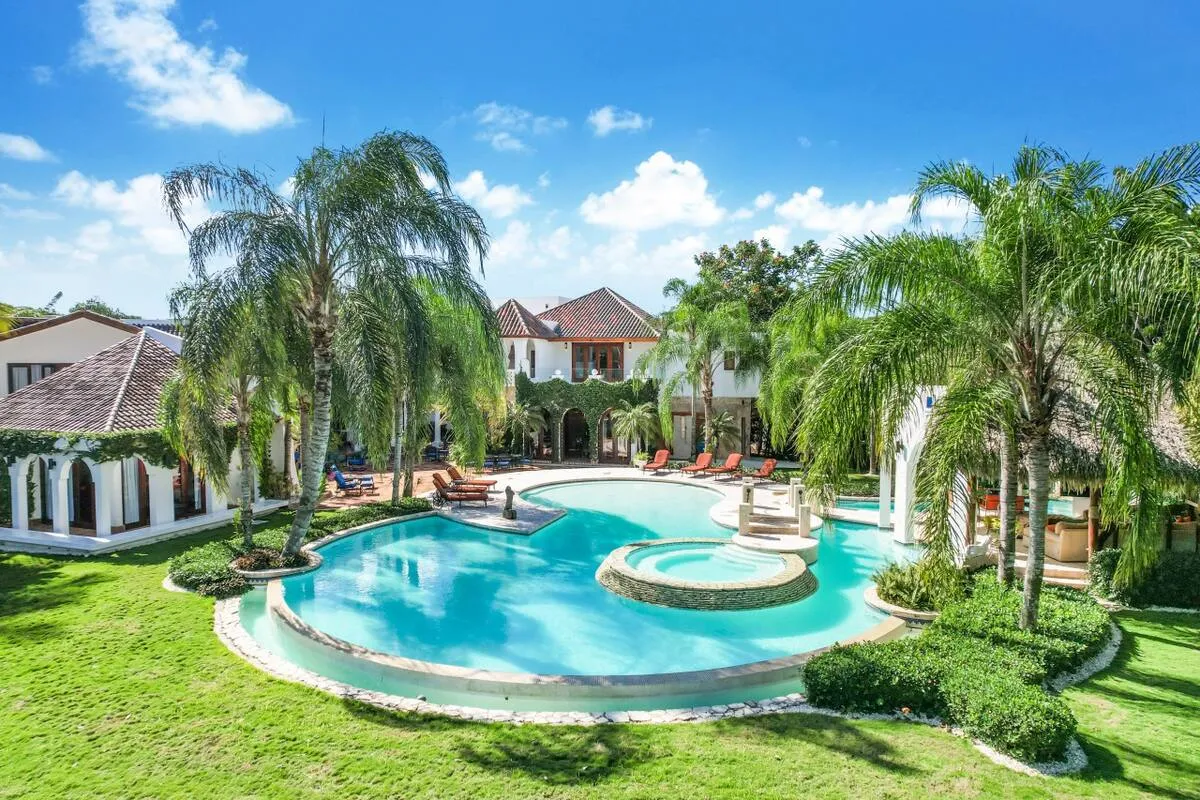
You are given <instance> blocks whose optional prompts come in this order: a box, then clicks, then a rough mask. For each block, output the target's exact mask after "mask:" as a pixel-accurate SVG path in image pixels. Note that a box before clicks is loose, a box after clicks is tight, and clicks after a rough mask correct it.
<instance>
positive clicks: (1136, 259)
mask: <svg viewBox="0 0 1200 800" xmlns="http://www.w3.org/2000/svg"><path fill="white" fill-rule="evenodd" d="M1197 188H1200V146H1198V145H1186V146H1181V147H1176V148H1172V149H1170V150H1167V151H1165V152H1163V153H1160V154H1157V155H1154V156H1152V157H1149V158H1147V159H1145V160H1143V161H1142V162H1140V163H1138V164H1137V165H1136V166H1134V167H1132V168H1129V169H1116V170H1113V171H1111V172H1107V171H1106V170H1105V169H1104V168H1103V167H1102V165H1100V164H1099V163H1097V162H1094V161H1072V160H1070V159H1069V158H1067V157H1066V156H1065V155H1063V154H1062V153H1060V152H1058V151H1055V150H1052V149H1050V148H1047V147H1041V146H1026V147H1023V148H1021V150H1020V151H1019V152H1018V154H1017V156H1016V158H1015V159H1014V162H1013V165H1012V168H1011V170H1010V172H1008V173H1005V174H1000V175H994V176H991V175H986V174H984V173H983V172H982V171H980V170H979V169H978V168H976V167H973V166H970V165H966V164H962V163H958V162H953V163H949V162H939V163H934V164H932V165H930V166H929V167H927V168H926V169H925V170H924V171H923V172H922V173H921V175H920V178H919V180H918V183H917V187H916V191H915V193H914V195H913V203H912V210H913V217H914V220H916V221H919V219H920V213H921V211H922V209H923V208H925V207H926V206H927V205H928V204H929V203H930V202H933V201H942V202H944V201H945V200H947V199H949V200H951V201H954V202H958V203H961V204H963V206H964V207H965V208H966V209H967V210H969V211H970V213H971V214H972V216H973V218H974V220H975V223H976V225H977V230H978V233H977V235H973V236H970V237H966V238H959V237H954V236H950V235H946V234H940V233H914V232H905V233H900V234H897V235H894V236H886V237H884V236H866V237H863V238H860V239H855V240H851V241H847V242H846V243H845V246H844V248H843V249H842V251H841V252H839V253H838V254H836V256H835V257H834V258H832V259H831V260H829V261H828V262H827V263H826V264H825V265H823V266H822V268H821V269H820V270H818V273H817V275H816V276H815V279H814V282H813V287H812V291H811V293H810V297H809V300H808V304H807V305H808V308H809V311H810V313H811V314H812V315H813V318H814V319H815V318H817V317H819V316H822V315H825V314H828V313H830V312H831V311H836V312H842V313H846V312H852V311H853V312H856V313H860V314H863V315H865V316H864V319H862V320H861V321H860V322H859V323H858V325H857V328H856V330H855V331H854V333H853V334H852V335H851V336H850V337H849V338H847V339H846V340H845V341H843V342H842V343H841V344H840V345H838V346H837V347H836V348H835V349H834V351H833V352H832V353H831V354H830V356H829V358H827V359H826V360H825V361H824V362H823V363H822V364H821V366H820V367H819V368H818V370H817V371H816V373H815V374H814V375H813V377H812V380H811V381H810V382H809V383H808V385H807V387H806V389H805V393H804V408H803V413H802V418H801V421H800V437H801V439H802V441H803V443H804V444H805V445H806V446H807V447H809V448H810V449H811V450H812V452H813V455H814V458H813V463H812V465H811V468H810V478H809V482H810V483H821V482H825V481H829V480H831V479H836V478H837V477H839V476H841V475H843V474H845V472H846V468H847V456H848V442H849V435H848V434H850V433H851V432H852V431H854V430H859V429H861V428H862V427H863V426H864V425H867V424H869V423H870V422H871V421H872V420H875V419H879V420H882V427H883V430H884V431H885V433H886V435H885V436H884V437H883V441H885V442H887V441H893V440H894V438H895V433H896V431H897V430H898V427H899V425H900V423H901V420H902V417H903V414H904V412H905V411H906V410H907V409H908V408H909V404H910V403H911V402H912V398H914V397H916V396H918V393H923V392H924V391H925V389H926V387H930V386H936V385H941V386H945V387H946V388H945V394H944V396H942V397H941V399H940V400H939V401H938V402H937V404H936V405H935V407H934V412H933V416H932V419H931V424H930V427H929V432H928V435H927V438H926V444H925V449H924V451H923V454H922V456H921V459H920V464H919V467H918V487H917V489H918V496H920V497H921V498H922V499H924V500H926V501H927V502H928V503H929V508H928V511H927V512H926V513H925V515H924V521H925V535H924V540H925V542H926V545H927V549H928V550H929V552H930V553H931V555H933V556H939V555H940V556H943V557H948V555H949V553H950V552H951V550H952V549H953V545H952V543H951V542H950V530H951V525H950V517H951V513H952V497H955V496H957V497H959V498H961V499H962V501H963V502H970V500H969V498H967V497H966V491H965V485H964V482H963V481H962V480H961V478H960V475H961V473H962V472H963V471H971V470H972V467H973V466H974V465H976V464H977V462H978V461H979V459H980V456H981V453H982V451H983V449H984V445H985V439H986V437H987V432H988V431H989V429H991V430H997V431H1000V432H1001V433H1002V434H1007V433H1008V432H1011V434H1012V436H1013V437H1014V440H1015V442H1016V444H1017V447H1018V448H1019V449H1018V450H1016V452H1019V454H1020V456H1021V457H1022V458H1023V459H1024V465H1025V472H1026V474H1027V475H1028V485H1029V494H1030V503H1029V507H1028V513H1029V529H1030V541H1029V548H1028V556H1027V561H1028V567H1027V570H1026V575H1025V586H1024V594H1023V603H1022V612H1021V627H1022V628H1024V629H1032V628H1034V627H1036V625H1037V620H1038V602H1039V599H1040V595H1041V587H1042V572H1043V565H1044V555H1045V550H1044V546H1045V526H1046V515H1047V504H1048V497H1049V489H1050V476H1049V460H1050V441H1051V430H1052V429H1053V428H1054V427H1055V425H1056V423H1057V422H1058V421H1059V420H1060V419H1063V418H1064V417H1065V416H1066V415H1068V414H1069V413H1071V406H1072V405H1073V401H1078V400H1079V399H1081V398H1087V399H1088V400H1090V401H1091V402H1092V403H1094V408H1095V412H1094V414H1093V415H1092V416H1091V418H1090V423H1091V425H1092V426H1093V429H1094V432H1095V434H1096V436H1097V438H1098V439H1099V441H1100V443H1101V450H1102V457H1103V460H1104V463H1105V468H1106V476H1105V491H1104V499H1103V513H1104V516H1105V517H1106V518H1107V519H1108V520H1109V521H1110V522H1113V523H1119V524H1127V525H1128V526H1129V538H1128V541H1129V543H1130V547H1129V548H1128V552H1127V553H1126V554H1125V556H1123V558H1122V571H1123V574H1124V575H1126V576H1133V575H1137V574H1140V573H1141V572H1143V571H1144V569H1145V567H1146V566H1147V564H1148V563H1150V562H1151V560H1152V558H1153V556H1154V553H1155V552H1156V550H1157V542H1158V541H1159V539H1160V536H1161V519H1162V518H1161V493H1162V483H1163V480H1162V475H1161V470H1160V462H1159V461H1158V456H1157V452H1156V451H1155V449H1154V447H1153V445H1152V444H1151V441H1150V438H1149V437H1148V436H1147V435H1146V431H1147V429H1148V427H1149V425H1150V419H1151V415H1152V413H1153V410H1154V408H1155V407H1156V405H1157V403H1158V402H1159V401H1160V399H1161V398H1162V397H1163V395H1164V394H1165V393H1166V392H1167V391H1168V390H1170V389H1172V388H1174V387H1176V386H1178V384H1179V381H1180V379H1181V378H1182V377H1183V376H1185V375H1186V374H1187V373H1188V372H1190V369H1191V366H1192V365H1193V364H1194V363H1195V350H1194V345H1195V338H1196V337H1195V334H1194V331H1195V330H1196V319H1195V309H1196V304H1195V291H1196V287H1197V286H1200V281H1197V278H1196V275H1195V269H1194V266H1193V261H1194V258H1195V253H1196V252H1198V251H1200V237H1198V236H1197V232H1196V229H1195V226H1194V225H1191V224H1190V223H1189V221H1188V219H1187V213H1186V212H1187V208H1188V207H1189V205H1190V204H1191V201H1192V194H1193V193H1194V192H1195V191H1196V189H1197ZM1007 452H1009V453H1010V456H1009V458H1010V465H1009V468H1010V469H1011V453H1012V452H1013V450H1011V449H1010V450H1007ZM1010 480H1011V479H1006V481H1005V482H1004V484H1007V483H1008V482H1010ZM1002 488H1005V487H1004V485H1002ZM1005 502H1006V503H1008V502H1010V499H1006V500H1005ZM1012 518H1013V519H1015V515H1012Z"/></svg>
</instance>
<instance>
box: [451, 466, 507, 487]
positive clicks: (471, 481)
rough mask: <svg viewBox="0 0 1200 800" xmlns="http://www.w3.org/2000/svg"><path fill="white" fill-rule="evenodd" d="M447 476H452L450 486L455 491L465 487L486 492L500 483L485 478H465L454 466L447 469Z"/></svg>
mask: <svg viewBox="0 0 1200 800" xmlns="http://www.w3.org/2000/svg"><path fill="white" fill-rule="evenodd" d="M446 474H447V475H449V476H450V485H451V486H452V487H453V488H455V489H461V488H464V487H478V488H480V489H482V490H483V491H485V492H486V491H487V490H489V489H491V488H492V487H493V486H495V485H496V484H497V483H499V481H492V480H487V479H484V478H464V477H463V474H462V473H461V472H459V471H458V468H457V467H455V466H454V465H453V464H451V465H449V466H448V467H446Z"/></svg>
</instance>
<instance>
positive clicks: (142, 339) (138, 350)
mask: <svg viewBox="0 0 1200 800" xmlns="http://www.w3.org/2000/svg"><path fill="white" fill-rule="evenodd" d="M146 338H147V337H146V332H145V331H142V332H141V333H139V334H138V335H137V340H138V342H137V346H136V347H135V348H134V351H133V358H131V359H130V360H129V369H128V370H126V372H125V378H124V379H123V380H122V381H121V388H120V389H118V390H117V396H116V398H114V399H113V404H112V408H111V409H110V410H109V412H108V420H107V421H106V422H105V423H104V432H105V433H108V432H111V431H112V429H113V426H114V425H115V424H116V422H117V412H118V411H119V410H120V409H121V404H122V403H124V402H125V393H126V392H127V391H128V390H129V383H130V381H132V380H133V373H134V371H135V370H136V369H137V363H138V359H140V358H141V357H142V347H144V346H145V344H146Z"/></svg>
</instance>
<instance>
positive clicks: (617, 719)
mask: <svg viewBox="0 0 1200 800" xmlns="http://www.w3.org/2000/svg"><path fill="white" fill-rule="evenodd" d="M274 583H278V581H274ZM268 587H269V584H268ZM241 602H242V596H238V597H229V598H224V599H220V600H217V601H216V603H215V604H214V610H213V630H214V632H215V633H216V635H217V638H218V639H219V640H220V641H221V643H222V644H224V645H225V646H226V647H227V648H228V649H229V650H230V651H231V652H232V653H233V654H234V655H236V656H238V657H239V658H241V659H242V660H244V661H246V662H247V663H249V664H250V665H251V666H254V667H255V668H257V669H259V670H262V671H263V672H265V673H267V674H268V675H271V676H273V677H276V678H279V679H280V680H286V681H289V682H292V683H299V684H303V685H305V686H309V687H311V688H314V689H318V690H320V691H323V692H326V693H327V694H331V695H334V696H336V697H340V698H343V699H348V700H356V701H359V702H363V703H368V704H370V705H373V706H376V707H378V708H382V709H385V710H388V711H400V712H415V713H420V714H429V715H434V716H443V717H451V718H455V719H463V720H468V721H472V722H502V723H515V724H528V723H534V724H544V725H598V724H611V723H656V724H657V723H680V722H710V721H716V720H721V719H727V718H731V717H745V716H758V715H762V714H780V713H796V712H804V713H807V712H811V711H812V710H813V709H812V707H811V706H809V705H808V704H807V702H806V701H805V697H804V696H803V695H801V694H798V693H792V694H788V695H781V696H778V697H771V698H766V699H763V700H747V701H745V702H735V703H729V704H720V705H711V706H692V707H687V708H664V709H657V710H653V711H599V712H597V711H505V710H496V709H488V708H481V707H476V706H467V705H449V704H440V703H431V702H429V701H427V700H421V699H419V698H413V697H405V696H402V695H396V694H389V693H387V692H379V691H374V690H370V689H362V688H359V687H357V686H353V685H351V684H348V683H344V682H342V681H338V680H334V679H332V678H327V677H325V676H324V675H320V674H319V673H316V672H313V671H311V670H308V669H305V668H304V667H301V666H299V665H298V664H295V663H293V662H292V661H289V660H288V659H286V658H283V657H282V656H279V655H276V654H275V653H273V652H271V651H270V650H268V649H267V648H266V647H264V646H263V645H262V644H260V643H259V642H258V640H256V639H255V638H254V637H253V636H252V635H251V634H250V632H249V631H247V630H246V628H245V627H244V626H243V625H242V621H241V616H240V612H241ZM906 631H907V627H906V626H905V625H904V623H903V621H901V620H898V619H896V618H895V617H888V618H887V619H884V620H882V621H881V622H879V623H877V624H876V625H875V626H873V627H872V628H870V629H868V630H867V631H864V632H863V633H861V634H858V635H856V636H853V637H850V638H848V639H846V640H844V641H841V642H838V643H835V644H834V645H829V646H828V647H822V648H819V649H817V650H813V651H810V652H807V653H803V654H796V655H795V656H790V657H786V658H785V659H775V661H779V660H788V659H796V658H801V657H802V658H803V661H801V662H799V663H800V664H802V663H804V661H807V660H808V659H810V658H812V657H813V656H816V655H818V654H820V653H822V652H825V651H826V650H828V649H830V647H834V646H838V645H841V646H845V645H850V644H857V643H860V642H882V641H888V640H890V639H896V638H899V637H901V636H904V635H905V634H906ZM385 657H387V656H385ZM756 663H757V664H767V663H771V662H756ZM435 666H438V665H435ZM746 666H755V665H753V664H752V665H746ZM460 669H461V668H460ZM729 669H738V668H727V669H719V670H705V671H703V672H702V673H668V674H672V675H696V674H704V673H713V672H716V673H720V672H727V671H728V670H729ZM467 671H472V672H484V671H482V670H467ZM530 677H539V676H530ZM540 677H546V676H540ZM567 677H569V676H567ZM617 677H618V678H621V679H625V680H628V679H630V678H633V677H641V676H629V675H624V676H617ZM705 688H707V689H712V688H713V687H711V686H706V687H705Z"/></svg>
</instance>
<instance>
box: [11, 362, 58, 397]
mask: <svg viewBox="0 0 1200 800" xmlns="http://www.w3.org/2000/svg"><path fill="white" fill-rule="evenodd" d="M65 366H67V365H66V364H9V365H8V393H9V394H12V393H13V392H15V391H17V390H18V389H24V388H25V387H26V386H28V385H29V384H31V383H37V382H38V381H40V380H41V379H42V378H45V377H46V376H47V375H53V374H54V373H55V372H58V371H59V370H60V369H62V368H63V367H65Z"/></svg>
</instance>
